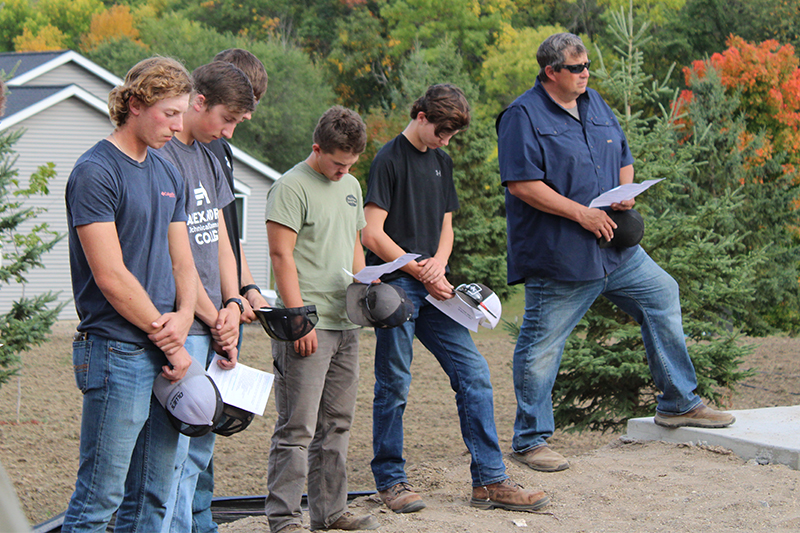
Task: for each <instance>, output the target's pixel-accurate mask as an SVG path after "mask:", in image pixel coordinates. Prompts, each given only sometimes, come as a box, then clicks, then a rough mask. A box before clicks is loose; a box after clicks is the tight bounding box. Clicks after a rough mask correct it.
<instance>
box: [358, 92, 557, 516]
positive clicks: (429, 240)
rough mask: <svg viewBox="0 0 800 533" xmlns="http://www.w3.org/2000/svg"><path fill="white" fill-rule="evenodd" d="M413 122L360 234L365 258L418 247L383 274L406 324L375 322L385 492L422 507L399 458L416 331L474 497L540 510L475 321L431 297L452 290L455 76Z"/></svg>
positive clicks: (379, 458)
mask: <svg viewBox="0 0 800 533" xmlns="http://www.w3.org/2000/svg"><path fill="white" fill-rule="evenodd" d="M411 119H412V120H411V122H410V123H409V125H408V126H407V127H406V129H405V130H403V133H401V134H400V135H398V136H397V137H395V138H394V139H393V140H391V141H389V142H388V143H386V145H385V146H384V147H383V148H382V149H381V150H380V151H379V152H378V154H377V155H376V156H375V160H374V161H373V162H372V166H371V168H370V173H369V183H368V186H367V195H366V198H365V200H364V201H365V208H364V213H365V217H366V220H367V226H366V228H364V230H363V231H362V242H363V244H364V246H365V247H366V248H367V249H368V252H367V264H368V265H375V264H380V263H383V262H388V261H393V260H394V259H397V258H398V257H400V256H401V255H403V254H405V253H418V254H420V255H421V257H420V259H419V260H418V261H416V262H415V261H412V262H411V263H409V264H407V265H406V266H405V267H403V268H402V269H401V270H399V271H397V272H395V273H392V274H391V275H387V276H384V277H383V278H382V281H384V282H386V283H391V284H392V285H395V286H397V287H400V288H402V289H403V290H404V291H405V292H406V294H407V295H408V297H409V298H410V299H411V300H412V302H413V303H414V315H413V317H412V319H411V320H410V321H408V322H406V323H405V324H404V325H403V326H400V327H397V328H393V329H376V330H375V335H376V340H377V342H376V348H375V398H374V401H373V412H372V432H373V438H372V446H373V454H374V457H373V459H372V463H371V465H372V473H373V476H374V477H375V484H376V487H377V489H378V491H379V494H380V497H381V500H383V502H384V503H385V504H386V505H387V507H389V508H390V509H391V510H392V511H394V512H396V513H409V512H414V511H418V510H420V509H422V508H424V507H425V503H424V502H423V501H422V498H421V496H420V495H419V494H417V493H416V492H414V491H413V490H411V487H410V485H409V484H408V478H407V477H406V474H405V470H404V465H405V460H404V459H403V412H404V410H405V406H406V401H407V398H408V391H409V386H410V383H411V360H412V358H413V351H412V341H413V339H414V335H416V336H417V338H418V339H419V340H420V341H421V342H422V344H423V345H424V346H425V347H426V348H428V350H430V351H431V352H432V353H433V355H434V356H435V357H436V359H437V360H438V361H439V364H441V365H442V368H443V369H444V371H445V372H446V373H447V375H448V376H449V377H450V383H451V386H452V387H453V390H454V391H455V393H456V404H457V407H458V416H459V419H460V421H461V433H462V437H463V439H464V442H465V444H466V445H467V448H468V449H469V451H470V454H471V455H472V464H471V467H470V469H471V474H472V486H473V491H472V499H471V500H470V504H471V505H472V506H474V507H478V508H481V509H494V508H504V509H512V510H526V511H531V510H536V509H539V508H541V507H543V506H544V505H546V504H547V503H548V501H549V499H548V497H547V496H546V495H545V494H544V493H543V492H541V491H530V490H525V489H523V488H522V487H520V486H518V485H517V484H516V483H514V482H513V481H511V480H510V479H509V478H508V475H507V474H506V470H505V465H504V464H503V454H502V452H501V451H500V446H499V444H498V441H497V430H496V428H495V423H494V402H493V398H492V384H491V381H490V379H489V365H488V364H487V363H486V360H485V359H484V358H483V356H482V355H481V354H480V353H479V352H478V350H477V348H476V347H475V343H474V342H473V341H472V337H471V336H470V333H469V331H468V330H467V329H466V328H465V327H463V326H461V325H459V324H458V323H457V322H455V321H453V320H452V319H451V318H449V317H448V316H447V315H445V314H444V313H442V312H441V311H439V310H438V309H437V308H436V307H435V306H433V305H432V304H431V303H430V302H428V301H427V300H426V299H425V297H426V296H428V295H429V294H430V295H431V296H432V297H434V298H436V299H437V300H446V299H448V298H452V297H453V296H454V292H453V286H452V285H451V284H450V283H449V282H448V281H447V274H448V268H447V262H448V259H449V257H450V252H451V251H452V249H453V226H452V213H453V211H455V210H456V209H458V197H457V195H456V190H455V185H454V183H453V161H452V159H450V156H448V155H447V154H446V153H445V152H444V151H442V149H441V148H442V147H444V146H447V144H448V143H449V142H450V139H451V138H452V137H453V136H454V135H455V134H456V133H458V132H459V130H462V129H464V128H466V127H467V126H468V125H469V121H470V113H469V104H468V103H467V100H466V98H465V97H464V94H463V92H462V91H461V90H460V89H459V88H458V87H455V86H454V85H449V84H442V85H433V86H431V87H429V88H428V90H427V92H426V93H425V95H424V96H423V97H421V98H419V99H418V100H417V101H416V102H414V104H413V106H412V108H411Z"/></svg>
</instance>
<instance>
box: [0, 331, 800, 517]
mask: <svg viewBox="0 0 800 533" xmlns="http://www.w3.org/2000/svg"><path fill="white" fill-rule="evenodd" d="M74 326H75V324H74V323H61V324H59V325H58V326H57V327H56V330H55V332H54V334H53V336H52V339H51V340H50V342H48V343H47V344H46V345H44V346H42V347H40V348H37V349H35V350H34V351H32V352H30V353H27V354H25V355H24V368H23V371H22V374H21V376H20V378H19V379H16V378H15V379H13V380H12V381H11V382H9V383H7V384H6V385H4V386H3V387H2V388H1V389H0V461H1V462H2V464H3V466H4V467H5V469H6V471H7V473H8V475H9V477H10V478H11V479H12V480H13V481H14V484H15V487H16V489H17V493H18V495H19V498H20V501H21V503H22V506H23V508H24V511H25V513H26V515H27V516H28V519H29V520H30V522H31V523H32V524H36V523H40V522H42V521H44V520H46V519H48V518H51V517H53V516H55V515H57V514H59V513H60V512H62V511H63V510H64V509H65V508H66V505H67V502H68V500H69V497H70V495H71V493H72V490H73V486H74V482H75V474H76V471H77V466H78V439H79V426H80V410H81V396H80V393H79V391H78V390H77V388H76V387H75V385H74V379H73V375H72V368H71V334H72V331H74ZM373 339H374V336H373V335H372V334H371V332H363V333H362V350H361V353H362V358H361V384H360V390H359V398H358V406H357V413H356V421H355V423H354V426H353V430H352V438H351V446H350V452H349V453H350V456H349V478H348V479H349V487H350V490H351V491H358V490H365V491H369V490H374V485H373V482H372V476H371V473H370V471H369V460H370V458H371V400H372V386H373V378H372V349H373V346H374V342H373ZM476 342H477V343H478V347H479V348H480V350H481V351H482V353H483V354H484V355H485V356H486V358H487V360H488V361H489V365H490V367H491V370H492V382H493V384H494V388H495V414H496V421H497V427H498V433H499V435H500V444H501V447H502V448H503V449H504V450H507V451H510V446H511V444H510V442H511V436H512V424H513V417H514V409H515V400H514V393H513V387H512V385H511V365H510V361H511V353H512V350H513V345H512V344H511V342H510V339H509V338H508V336H507V335H506V334H505V333H503V332H502V331H492V332H490V331H485V330H482V332H481V333H480V334H479V335H478V336H477V337H476ZM742 342H746V343H752V344H756V345H757V347H756V349H755V351H754V353H753V354H752V355H751V356H750V357H749V358H748V359H747V360H746V362H745V364H744V366H745V367H748V368H753V369H755V370H756V371H757V374H756V375H755V376H754V377H752V378H750V379H748V380H747V381H746V382H745V383H743V384H741V385H740V386H739V387H738V390H737V391H736V394H734V395H733V396H732V398H731V404H730V406H728V407H730V408H732V409H750V408H758V407H771V406H779V405H797V404H798V403H800V366H799V365H798V353H800V340H798V339H791V338H787V337H769V338H765V339H744V340H743V341H742ZM245 343H246V344H245V348H244V350H243V361H244V362H245V363H246V364H249V365H251V366H254V367H257V368H261V369H263V370H268V371H269V370H270V369H271V361H270V357H269V349H268V346H269V343H268V338H267V337H266V335H265V334H264V333H263V331H262V330H261V329H259V328H258V327H257V326H250V327H248V328H246V332H245ZM416 353H417V357H416V359H415V361H414V369H413V371H414V376H415V378H414V382H413V384H412V388H411V394H410V403H409V406H408V409H407V411H406V415H405V423H406V435H405V437H406V440H405V448H406V459H407V472H408V475H409V478H410V481H411V482H412V483H413V484H414V486H415V487H416V488H417V489H418V490H420V491H421V492H422V493H423V494H424V497H425V499H426V501H427V504H428V507H427V509H425V510H423V511H421V512H419V513H414V514H411V515H395V514H393V513H391V512H386V511H385V509H384V508H382V506H381V505H380V503H379V501H377V500H376V499H375V498H374V496H373V497H369V496H368V497H362V498H359V499H358V500H356V502H355V503H354V504H353V507H355V508H356V509H355V510H357V511H358V512H370V513H373V514H375V515H376V516H377V517H378V519H379V520H380V522H381V524H382V526H381V529H380V531H384V532H385V533H394V532H404V533H415V532H447V533H449V532H453V533H455V532H481V533H482V532H510V531H519V532H521V533H524V532H526V531H531V532H534V531H542V532H543V531H548V532H555V533H559V532H564V533H566V532H578V531H587V532H589V531H591V532H600V531H622V530H627V531H648V532H654V531H670V532H674V531H686V532H689V531H691V532H695V531H702V530H706V531H713V532H721V531H758V532H774V531H787V532H788V531H800V503H798V499H800V472H798V471H794V470H791V469H789V468H788V467H785V466H779V465H763V466H762V465H757V464H755V463H754V462H745V461H743V460H741V459H739V458H737V457H736V456H734V455H731V454H729V453H728V452H727V450H721V449H710V448H707V447H697V446H688V445H673V444H664V443H636V442H627V441H626V440H625V439H620V437H621V435H619V434H610V433H607V434H605V435H603V434H599V433H592V432H587V433H583V434H572V433H563V432H560V431H559V432H557V433H556V435H554V436H553V438H552V439H551V440H550V445H551V446H552V447H553V448H555V449H557V450H558V451H560V452H561V453H563V454H564V455H565V456H567V457H568V458H569V460H570V462H571V465H572V466H571V468H570V469H569V470H566V471H564V472H560V473H555V474H542V473H537V472H533V471H531V470H528V469H526V468H524V467H520V466H519V465H518V464H517V463H515V462H514V461H512V460H510V459H507V460H506V465H507V467H508V471H509V473H510V474H511V476H512V478H513V479H515V480H516V481H517V482H519V483H521V484H522V485H525V486H527V487H529V488H542V489H543V490H545V491H546V492H547V493H548V494H549V496H550V497H551V500H552V503H551V504H550V505H549V506H548V507H546V508H545V509H544V510H543V512H541V513H514V512H506V511H479V510H476V509H473V508H471V507H469V505H468V499H469V494H470V477H469V456H468V454H467V453H466V447H465V446H464V444H463V442H462V441H461V437H460V433H459V427H458V419H457V414H456V408H455V402H454V400H453V393H452V391H451V390H450V388H449V385H448V383H447V379H446V377H445V375H444V373H443V372H442V371H441V369H440V368H439V367H438V365H437V363H436V361H435V360H434V358H433V357H432V356H431V355H430V354H429V353H427V352H426V351H424V350H423V349H422V348H421V347H419V349H418V350H417V352H416ZM274 422H275V415H274V407H273V404H272V401H271V400H270V403H269V404H268V405H267V411H266V416H264V417H257V418H256V420H255V421H254V422H253V424H252V425H251V426H250V427H249V428H248V429H247V430H246V431H244V432H242V433H239V434H237V435H234V436H232V437H229V438H223V437H220V438H218V439H217V451H216V454H215V461H216V472H217V474H216V480H217V491H216V495H217V496H245V495H260V494H264V493H265V492H266V474H267V456H268V451H269V439H270V436H271V434H272V427H273V425H274ZM306 520H307V518H306ZM306 523H307V522H306ZM220 530H221V531H225V532H227V533H231V532H233V533H243V532H268V531H269V528H268V526H267V525H266V521H265V519H264V517H249V518H245V519H242V520H238V521H236V522H233V523H230V524H224V525H222V526H221V527H220Z"/></svg>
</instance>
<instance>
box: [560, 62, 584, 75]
mask: <svg viewBox="0 0 800 533" xmlns="http://www.w3.org/2000/svg"><path fill="white" fill-rule="evenodd" d="M591 64H592V62H591V61H587V62H586V63H578V64H577V65H564V64H561V65H555V66H554V67H553V68H554V69H555V70H556V71H559V70H561V69H562V68H565V69H567V70H568V71H570V72H572V73H573V74H580V73H581V72H583V69H586V70H589V66H590V65H591Z"/></svg>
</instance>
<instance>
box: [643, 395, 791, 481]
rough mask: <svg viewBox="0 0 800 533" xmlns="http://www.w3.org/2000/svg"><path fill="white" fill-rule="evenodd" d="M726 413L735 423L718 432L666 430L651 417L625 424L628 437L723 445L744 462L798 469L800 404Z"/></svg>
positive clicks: (684, 429) (714, 430)
mask: <svg viewBox="0 0 800 533" xmlns="http://www.w3.org/2000/svg"><path fill="white" fill-rule="evenodd" d="M729 412H730V413H732V414H733V415H734V416H735V417H736V422H734V423H733V425H731V426H729V427H727V428H720V429H704V428H688V427H684V428H678V429H668V428H664V427H661V426H657V425H656V424H655V422H653V417H647V418H633V419H631V420H629V421H628V437H630V438H633V439H637V440H660V441H665V442H676V443H681V442H691V443H693V444H706V445H710V446H723V447H725V448H728V449H729V450H731V451H733V453H735V454H736V455H738V456H739V457H741V458H743V459H745V460H750V459H755V460H756V461H757V462H758V463H760V464H768V463H777V464H784V465H788V466H789V467H791V468H793V469H795V470H800V405H796V406H790V407H767V408H763V409H745V410H741V411H729Z"/></svg>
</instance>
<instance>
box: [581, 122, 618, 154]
mask: <svg viewBox="0 0 800 533" xmlns="http://www.w3.org/2000/svg"><path fill="white" fill-rule="evenodd" d="M589 121H590V122H591V124H592V137H593V138H594V139H595V140H596V142H597V143H598V144H599V145H600V146H604V145H607V146H605V147H607V148H612V149H614V150H619V149H620V148H621V146H622V135H621V133H620V129H619V127H618V126H617V122H616V120H614V119H613V118H611V117H602V116H601V117H592V118H591V119H589Z"/></svg>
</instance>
